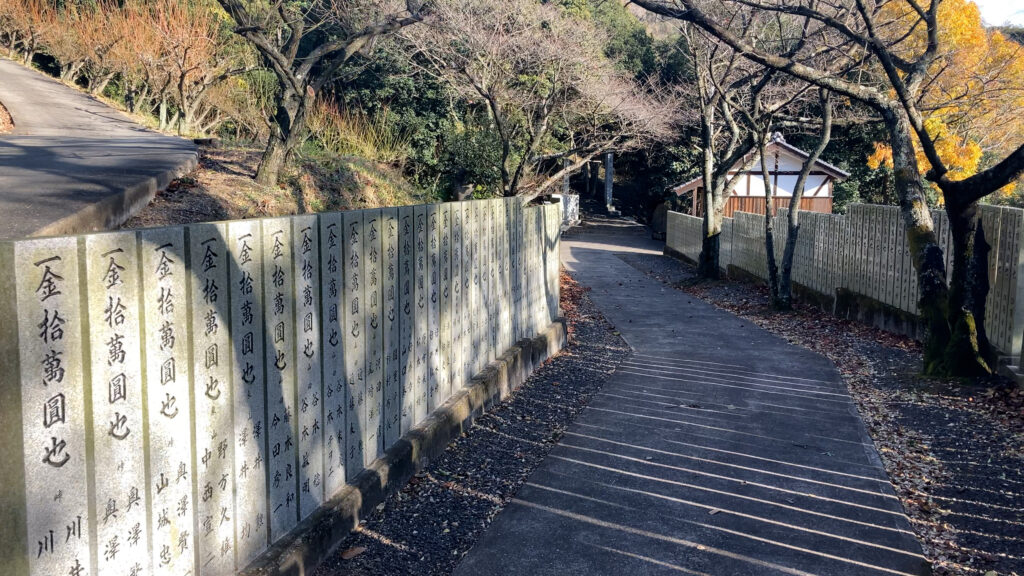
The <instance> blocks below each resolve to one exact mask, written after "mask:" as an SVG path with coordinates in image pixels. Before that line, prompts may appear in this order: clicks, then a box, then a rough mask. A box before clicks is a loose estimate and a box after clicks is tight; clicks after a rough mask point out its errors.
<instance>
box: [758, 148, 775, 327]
mask: <svg viewBox="0 0 1024 576" xmlns="http://www.w3.org/2000/svg"><path fill="white" fill-rule="evenodd" d="M766 139H767V134H764V135H762V137H761V138H759V139H758V144H757V152H758V154H759V155H760V156H761V177H762V178H764V251H765V256H766V257H767V259H768V289H769V290H770V291H771V295H772V304H773V305H774V306H776V307H777V306H778V305H779V265H778V263H777V262H776V261H775V224H774V222H773V221H774V217H775V209H774V208H775V207H774V206H773V205H772V198H773V196H774V194H775V191H774V190H773V189H772V178H771V172H769V170H768V158H767V157H766V155H767V153H768V149H767V146H766V145H765V140H766ZM778 170H779V160H778V157H777V156H776V158H775V171H776V172H778Z"/></svg>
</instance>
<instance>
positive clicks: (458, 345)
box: [449, 205, 467, 394]
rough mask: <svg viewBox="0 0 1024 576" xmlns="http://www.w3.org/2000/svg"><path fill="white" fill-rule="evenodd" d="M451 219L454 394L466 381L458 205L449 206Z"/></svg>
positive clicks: (451, 319)
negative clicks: (463, 366)
mask: <svg viewBox="0 0 1024 576" xmlns="http://www.w3.org/2000/svg"><path fill="white" fill-rule="evenodd" d="M451 219H452V234H451V238H452V270H451V310H450V314H451V316H450V318H449V320H450V322H451V342H450V343H449V358H450V362H449V366H450V367H451V373H450V378H451V388H452V394H455V393H456V392H458V391H459V390H462V388H463V387H464V385H465V382H467V379H466V377H465V370H464V369H463V368H462V365H463V364H462V363H463V362H464V361H465V355H464V353H463V350H462V345H463V328H462V320H463V316H464V314H465V310H464V308H465V299H464V298H463V290H462V285H463V277H462V264H463V247H462V232H463V229H462V208H461V207H460V206H459V205H454V206H451Z"/></svg>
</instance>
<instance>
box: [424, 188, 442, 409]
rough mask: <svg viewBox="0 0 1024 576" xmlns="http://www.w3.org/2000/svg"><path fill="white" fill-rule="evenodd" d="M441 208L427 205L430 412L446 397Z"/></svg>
mask: <svg viewBox="0 0 1024 576" xmlns="http://www.w3.org/2000/svg"><path fill="white" fill-rule="evenodd" d="M440 228H441V211H440V207H439V206H438V205H437V204H430V205H428V206H427V294H428V295H429V297H428V299H427V355H428V356H427V413H430V412H433V411H434V409H435V408H437V407H438V406H440V405H441V404H442V403H443V402H444V400H445V398H444V397H443V395H442V394H441V391H440V387H441V380H442V378H443V376H442V375H441V371H442V369H443V367H442V366H441V348H440V340H441V238H440Z"/></svg>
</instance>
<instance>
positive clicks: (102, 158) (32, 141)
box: [0, 59, 197, 239]
mask: <svg viewBox="0 0 1024 576" xmlns="http://www.w3.org/2000/svg"><path fill="white" fill-rule="evenodd" d="M0 102H3V104H4V106H6V107H7V110H8V111H9V112H10V113H11V116H12V117H13V118H14V124H15V127H14V131H13V132H12V133H10V134H4V135H0V239H4V238H20V237H24V236H34V235H51V234H62V233H73V232H86V231H93V230H102V229H109V228H113V227H116V226H118V225H119V224H121V223H122V222H123V221H124V220H126V219H127V218H128V217H129V216H130V215H132V214H133V213H134V212H135V211H137V210H139V209H141V208H142V207H143V206H145V205H146V204H147V203H148V202H149V200H150V199H152V196H153V194H155V192H156V191H157V190H158V189H161V188H163V187H165V186H166V185H167V184H168V183H169V181H170V180H171V179H173V178H175V177H177V176H179V175H180V174H183V173H185V172H187V171H188V170H190V169H191V168H192V167H193V166H194V165H195V162H196V159H197V153H196V147H195V146H194V145H193V144H192V142H190V141H188V140H184V139H181V138H174V137H170V136H164V135H162V134H159V133H157V132H153V131H151V130H148V129H146V128H143V127H142V126H140V125H138V124H136V123H134V122H132V121H131V120H129V119H128V118H127V117H126V116H124V115H122V114H121V113H120V112H118V111H116V110H114V109H112V108H110V107H108V106H107V105H105V104H104V103H102V102H100V101H98V100H96V99H93V98H91V97H89V96H87V95H86V94H83V93H81V92H79V91H77V90H74V89H72V88H69V87H67V86H65V85H63V84H61V83H60V82H57V81H55V80H53V79H51V78H49V77H47V76H45V75H44V74H41V73H39V72H36V71H33V70H29V69H27V68H25V67H23V66H21V65H19V64H16V63H14V62H12V61H10V60H6V59H0Z"/></svg>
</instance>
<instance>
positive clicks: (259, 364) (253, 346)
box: [227, 220, 269, 567]
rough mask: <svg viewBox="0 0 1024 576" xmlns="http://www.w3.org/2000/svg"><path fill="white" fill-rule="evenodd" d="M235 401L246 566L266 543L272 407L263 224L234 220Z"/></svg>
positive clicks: (238, 514) (241, 547)
mask: <svg viewBox="0 0 1024 576" xmlns="http://www.w3.org/2000/svg"><path fill="white" fill-rule="evenodd" d="M227 229H228V248H229V250H230V259H229V261H230V269H229V270H228V277H229V282H230V286H231V291H230V294H231V333H232V334H233V335H234V338H233V341H232V344H231V358H232V364H231V367H232V376H233V380H232V400H233V404H234V407H233V410H232V412H233V416H234V434H233V436H234V437H235V438H237V439H241V438H247V440H246V441H245V442H237V444H236V445H235V473H234V480H235V508H234V510H235V516H234V519H235V542H236V544H235V554H236V559H237V562H238V566H239V567H241V566H245V565H247V564H248V563H249V562H251V561H252V560H253V559H254V558H256V556H257V555H259V554H260V553H262V552H263V551H264V550H266V548H267V539H268V533H267V530H268V523H267V475H266V470H267V437H268V436H269V434H268V432H267V407H266V397H265V394H264V390H265V382H266V373H265V371H264V364H263V349H264V346H263V341H264V335H263V334H264V331H265V329H264V324H263V312H262V310H263V275H262V274H261V272H260V270H261V267H262V262H263V244H262V241H261V240H262V237H263V232H262V225H261V222H260V221H259V220H244V221H238V222H230V223H228V224H227Z"/></svg>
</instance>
